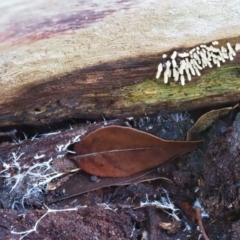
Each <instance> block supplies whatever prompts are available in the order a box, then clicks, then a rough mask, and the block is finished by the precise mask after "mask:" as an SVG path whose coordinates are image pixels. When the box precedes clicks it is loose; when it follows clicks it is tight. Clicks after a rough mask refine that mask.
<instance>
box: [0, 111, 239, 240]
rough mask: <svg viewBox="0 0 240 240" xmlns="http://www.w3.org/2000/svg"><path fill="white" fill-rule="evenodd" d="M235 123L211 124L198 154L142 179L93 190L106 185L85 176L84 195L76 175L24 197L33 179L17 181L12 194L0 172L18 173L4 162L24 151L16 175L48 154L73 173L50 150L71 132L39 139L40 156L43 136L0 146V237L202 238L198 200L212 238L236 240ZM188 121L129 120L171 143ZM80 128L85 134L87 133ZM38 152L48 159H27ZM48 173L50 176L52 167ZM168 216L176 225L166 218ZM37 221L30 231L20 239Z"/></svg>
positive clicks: (176, 117)
mask: <svg viewBox="0 0 240 240" xmlns="http://www.w3.org/2000/svg"><path fill="white" fill-rule="evenodd" d="M233 118H234V119H235V120H234V122H233V123H232V121H231V119H232V118H230V117H229V116H227V117H225V118H224V119H221V120H220V119H219V120H217V121H215V122H214V124H213V125H212V126H211V127H210V128H209V129H207V130H206V131H205V132H204V133H202V134H201V138H202V139H203V140H204V142H203V144H202V146H201V147H200V148H199V149H197V150H194V151H192V152H190V153H188V154H185V155H183V156H181V157H179V158H178V159H175V160H173V161H170V162H167V163H165V164H163V165H161V166H159V168H158V169H156V170H155V172H152V173H151V174H152V175H151V174H150V173H149V174H150V175H146V177H145V178H144V179H143V178H142V179H138V180H137V179H135V180H134V179H133V180H131V181H130V180H129V182H125V183H118V184H116V183H112V184H109V181H107V183H108V185H106V186H108V187H105V188H98V187H94V184H95V182H93V181H96V184H99V183H100V182H101V181H102V182H104V181H105V180H104V179H95V178H90V177H91V176H89V177H88V176H87V175H86V174H85V175H86V176H85V181H86V184H85V186H88V188H89V191H85V192H86V193H83V194H80V193H81V188H80V187H74V186H77V185H78V181H79V179H82V178H83V175H82V174H83V173H81V172H78V173H67V174H65V175H64V177H63V178H61V180H58V181H56V180H54V181H53V182H52V183H51V186H50V184H48V185H44V186H43V187H42V188H41V191H40V190H39V189H38V191H35V190H36V189H35V190H34V191H32V192H31V193H29V194H28V195H26V192H28V191H29V189H30V188H29V185H30V184H31V183H32V182H31V181H33V180H32V178H31V177H29V176H28V177H26V178H23V179H22V182H21V183H20V184H19V185H18V186H17V187H16V188H14V189H12V187H13V186H14V183H15V182H14V181H13V182H7V181H6V180H7V177H6V173H9V174H10V175H9V176H14V174H15V175H16V174H17V173H18V170H19V166H15V167H11V168H10V169H9V171H4V169H6V165H4V164H10V163H11V161H13V160H14V156H13V152H14V153H16V154H17V156H20V154H21V153H22V152H21V151H24V154H23V155H21V158H19V162H20V165H21V171H25V170H27V169H28V168H27V167H26V164H27V163H29V162H30V163H31V164H34V163H35V162H37V161H40V162H44V161H47V160H49V158H50V157H51V156H52V157H54V161H53V162H51V164H52V166H54V169H55V170H57V171H58V172H62V170H61V171H60V170H59V169H61V168H64V169H66V168H69V169H73V168H75V166H73V165H72V163H71V164H67V165H64V164H66V162H65V155H66V154H67V150H61V151H60V152H57V151H55V149H56V146H57V145H59V144H61V143H62V144H66V143H67V142H68V141H70V140H71V139H72V137H73V136H76V133H75V135H74V131H73V130H68V131H66V132H67V133H66V132H62V133H61V137H60V135H59V137H57V136H58V135H56V136H55V138H53V137H47V138H44V139H45V141H46V139H48V141H46V142H47V143H46V144H45V145H44V146H43V147H44V149H45V148H46V145H47V146H48V147H49V149H51V152H48V151H45V152H44V151H43V149H41V146H42V145H41V146H40V145H37V144H40V141H44V140H42V138H40V140H36V141H29V140H27V141H29V142H27V143H26V144H25V145H24V142H25V141H24V142H23V143H21V144H22V145H21V144H12V143H6V142H4V143H2V145H1V146H0V148H1V154H0V157H1V162H2V166H1V169H0V173H1V175H0V177H1V178H0V202H1V209H0V211H1V219H0V239H20V237H22V239H45V240H50V239H56V240H57V239H84V240H85V239H86V240H88V239H99V240H100V239H137V240H140V239H142V240H146V239H149V240H155V239H169V240H174V239H176V240H177V239H200V234H201V232H200V231H199V228H198V223H197V221H196V219H197V218H196V213H195V210H194V207H193V205H194V203H195V202H196V200H197V199H198V200H199V202H200V203H201V205H202V212H203V211H206V213H207V214H208V215H209V216H208V217H204V216H203V217H202V220H203V225H204V228H205V230H206V233H207V235H208V237H209V238H210V239H211V240H215V239H218V240H219V239H220V240H227V239H233V240H237V239H240V218H239V217H240V214H239V213H240V195H239V189H240V144H239V143H240V114H238V115H236V116H235V115H234V116H233ZM193 123H194V121H193V120H191V119H190V116H189V115H188V114H182V113H178V114H168V113H166V112H160V113H159V114H158V115H157V116H154V117H144V118H141V119H138V120H135V121H134V120H131V121H129V122H128V124H131V125H132V126H134V127H135V128H138V129H140V130H143V131H147V132H149V133H152V134H154V135H156V136H158V137H161V138H164V139H171V140H185V138H186V133H187V130H188V129H189V128H190V127H191V126H192V125H193ZM115 124H122V123H121V122H118V123H115ZM85 130H86V131H85V132H84V134H85V133H86V132H88V130H89V129H88V128H87V129H86V128H85ZM75 132H76V129H75ZM78 133H79V132H78ZM63 139H64V140H63ZM53 140H54V141H53ZM53 142H54V143H53ZM33 146H35V148H33ZM36 146H37V147H36ZM69 148H71V146H69ZM27 149H29V152H28V150H27ZM32 149H34V150H32ZM54 152H55V153H54ZM36 153H38V156H40V155H41V154H43V153H44V154H45V155H46V154H48V156H47V157H46V156H45V157H43V158H41V159H40V160H37V159H34V158H33V156H35V154H36ZM31 154H34V155H31ZM53 154H57V155H56V156H55V155H53ZM60 155H63V156H61V157H59V156H60ZM33 159H34V160H33ZM24 167H25V168H24ZM40 170H41V171H42V170H43V169H40ZM44 171H45V170H44ZM47 171H49V172H46V173H52V172H51V171H52V169H49V170H47ZM38 180H39V179H37V180H36V179H35V180H34V181H35V182H33V183H34V184H36V181H38ZM99 181H100V182H99ZM114 185H115V186H114ZM116 185H117V186H116ZM95 186H96V185H95ZM99 186H100V184H99ZM47 189H48V190H47ZM94 189H96V190H94ZM93 190H94V191H93ZM163 201H165V205H167V203H168V204H172V206H173V209H174V210H173V209H172V210H170V209H163V208H161V207H160V206H159V204H160V203H161V202H163ZM141 203H146V205H143V206H141ZM153 203H155V205H154V204H153ZM48 208H49V209H50V210H49V209H48ZM64 209H65V211H62V210H64ZM177 209H178V210H177ZM55 210H61V211H55ZM47 211H48V214H46V212H47ZM44 214H45V215H44ZM174 214H176V215H175V216H177V218H179V219H180V221H178V220H177V219H176V217H175V218H174V217H173V216H172V215H174ZM42 216H44V217H43V218H42V219H40V218H41V217H42ZM39 219H40V221H38V220H39ZM37 221H38V224H37V226H36V229H35V230H36V231H32V232H29V234H27V235H25V236H24V234H25V233H24V232H25V231H28V230H31V229H32V228H33V227H34V226H35V224H36V222H37ZM16 232H18V233H21V232H23V233H22V234H16Z"/></svg>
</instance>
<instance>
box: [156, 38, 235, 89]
mask: <svg viewBox="0 0 240 240" xmlns="http://www.w3.org/2000/svg"><path fill="white" fill-rule="evenodd" d="M218 44H219V42H218V41H213V42H212V43H211V44H210V45H205V44H201V45H200V46H197V47H194V48H192V49H191V50H190V51H189V52H181V53H178V52H177V51H173V53H172V54H171V56H170V58H168V56H167V55H166V54H163V55H162V58H163V61H162V62H161V63H159V65H158V71H157V74H156V78H160V76H161V74H162V73H163V77H164V83H168V81H169V79H170V78H173V79H174V80H175V81H179V80H180V84H181V85H185V79H187V80H188V81H191V79H192V75H193V76H195V75H197V76H201V71H202V70H203V69H204V68H206V67H210V68H212V67H213V65H214V64H215V65H216V66H217V67H220V66H221V62H222V63H224V62H225V61H226V59H229V60H231V61H232V60H233V58H234V57H235V56H236V51H239V50H240V43H236V45H235V48H233V47H232V46H231V44H230V43H229V42H228V43H227V45H226V47H224V46H221V48H218V47H216V46H217V45H218Z"/></svg>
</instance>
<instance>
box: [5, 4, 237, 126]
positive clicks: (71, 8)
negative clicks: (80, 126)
mask: <svg viewBox="0 0 240 240" xmlns="http://www.w3.org/2000/svg"><path fill="white" fill-rule="evenodd" d="M63 10H64V12H63ZM239 11H240V4H239V0H234V1H231V3H230V2H229V1H226V0H224V1H222V2H221V4H219V3H216V2H215V1H211V0H210V1H207V2H202V3H201V4H199V2H198V1H197V0H195V1H192V2H191V3H189V1H187V0H184V1H182V2H181V3H179V2H176V0H171V1H168V2H167V3H162V2H159V1H156V0H154V1H150V0H148V1H144V2H141V1H139V2H136V1H123V2H119V1H109V2H106V1H105V2H104V3H102V2H101V1H99V2H98V1H97V2H93V1H88V2H86V3H85V2H84V3H82V2H80V1H77V0H71V1H68V2H67V3H62V6H61V8H60V7H59V8H58V7H57V6H55V5H54V4H53V3H49V2H48V1H46V0H42V1H40V2H38V3H32V4H31V3H29V2H28V1H26V0H23V1H22V5H21V6H19V5H18V4H17V1H15V0H12V1H10V2H9V4H8V5H3V6H1V7H0V12H1V13H5V14H4V18H3V21H2V22H1V29H2V30H1V33H0V53H1V63H0V64H1V68H0V74H1V88H0V94H1V99H0V124H1V126H7V125H14V124H23V123H24V124H42V123H50V122H55V121H61V120H65V119H69V118H88V119H91V118H94V119H97V118H100V117H101V116H102V115H104V116H106V117H108V118H119V117H129V116H138V115H142V114H145V113H146V114H151V113H154V112H156V111H158V110H159V109H162V108H166V109H168V110H170V111H182V110H191V109H195V108H199V107H204V106H209V105H218V104H223V103H230V102H231V103H232V102H238V101H239V100H240V92H239V89H240V88H239V85H240V81H239V76H240V75H239V72H240V68H239V63H240V53H239V51H236V53H237V54H236V56H234V59H233V61H230V60H229V59H228V60H226V61H225V63H224V64H222V66H221V67H219V68H217V67H215V65H214V66H213V67H212V68H206V69H204V70H203V71H202V72H201V76H197V75H196V76H192V80H191V82H187V83H186V86H181V85H179V81H178V82H174V81H170V82H169V83H168V84H164V80H163V76H162V77H160V79H156V78H155V77H156V73H157V68H158V65H159V63H161V62H163V63H166V62H164V61H165V60H164V54H166V55H167V56H168V58H167V59H170V56H171V55H172V53H173V52H174V51H178V52H182V53H183V52H190V51H191V50H192V49H193V48H194V47H195V46H199V45H200V44H207V45H208V46H210V45H211V44H212V41H216V40H218V47H219V49H220V48H221V47H225V48H226V49H227V47H226V45H227V43H228V42H229V43H230V44H231V46H232V47H233V48H234V46H237V44H239V43H240V32H239V26H240V19H239ZM2 15H3V14H2ZM16 16H17V18H16ZM209 44H210V45H209ZM229 58H230V57H229Z"/></svg>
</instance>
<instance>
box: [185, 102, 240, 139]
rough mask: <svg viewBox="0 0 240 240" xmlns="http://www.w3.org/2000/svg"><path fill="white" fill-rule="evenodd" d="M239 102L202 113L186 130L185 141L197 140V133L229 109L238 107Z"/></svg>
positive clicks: (225, 113)
mask: <svg viewBox="0 0 240 240" xmlns="http://www.w3.org/2000/svg"><path fill="white" fill-rule="evenodd" d="M238 106H239V104H237V105H235V106H234V107H227V108H221V109H217V110H212V111H209V112H207V113H205V114H203V115H202V116H201V117H200V118H199V119H198V120H197V122H196V123H195V124H194V125H193V126H192V127H191V128H190V129H189V130H188V133H187V141H194V140H198V139H199V137H198V134H199V133H200V132H202V131H204V130H205V129H207V128H208V127H210V126H211V125H212V124H213V121H214V120H216V119H217V118H220V117H223V116H225V115H227V114H228V113H229V112H230V111H231V110H233V109H234V108H236V107H238Z"/></svg>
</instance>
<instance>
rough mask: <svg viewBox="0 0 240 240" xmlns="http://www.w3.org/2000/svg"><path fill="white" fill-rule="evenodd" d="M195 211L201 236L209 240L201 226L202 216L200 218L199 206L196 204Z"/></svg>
mask: <svg viewBox="0 0 240 240" xmlns="http://www.w3.org/2000/svg"><path fill="white" fill-rule="evenodd" d="M195 211H196V214H197V221H198V226H199V228H200V231H201V233H202V236H203V238H204V240H209V238H208V236H207V234H206V232H205V229H204V227H203V223H202V218H201V208H200V207H199V206H196V207H195Z"/></svg>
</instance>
